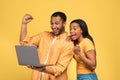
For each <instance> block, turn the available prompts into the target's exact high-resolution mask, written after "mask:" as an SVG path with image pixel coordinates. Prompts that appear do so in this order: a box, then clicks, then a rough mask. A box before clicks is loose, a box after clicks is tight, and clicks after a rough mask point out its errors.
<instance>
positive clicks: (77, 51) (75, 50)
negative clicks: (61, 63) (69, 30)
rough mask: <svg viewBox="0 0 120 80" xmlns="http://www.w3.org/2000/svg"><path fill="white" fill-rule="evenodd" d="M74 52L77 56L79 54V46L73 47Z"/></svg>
mask: <svg viewBox="0 0 120 80" xmlns="http://www.w3.org/2000/svg"><path fill="white" fill-rule="evenodd" d="M74 52H75V53H76V54H79V53H80V47H79V45H76V46H75V47H74Z"/></svg>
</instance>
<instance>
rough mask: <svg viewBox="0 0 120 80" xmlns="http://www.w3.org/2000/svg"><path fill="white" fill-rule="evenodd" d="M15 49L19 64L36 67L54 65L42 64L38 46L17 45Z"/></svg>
mask: <svg viewBox="0 0 120 80" xmlns="http://www.w3.org/2000/svg"><path fill="white" fill-rule="evenodd" d="M15 50H16V54H17V59H18V63H19V65H23V66H27V65H30V66H35V67H42V66H52V64H40V60H39V57H38V52H37V47H36V46H21V45H15Z"/></svg>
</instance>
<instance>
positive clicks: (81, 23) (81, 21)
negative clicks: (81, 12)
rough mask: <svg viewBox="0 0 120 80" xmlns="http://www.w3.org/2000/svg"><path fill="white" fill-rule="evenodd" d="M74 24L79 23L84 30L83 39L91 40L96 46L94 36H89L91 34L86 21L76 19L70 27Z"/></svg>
mask: <svg viewBox="0 0 120 80" xmlns="http://www.w3.org/2000/svg"><path fill="white" fill-rule="evenodd" d="M72 23H77V24H78V25H79V27H80V28H81V29H82V31H83V32H82V35H83V37H84V38H88V39H90V40H91V41H92V42H93V44H94V41H93V38H92V36H91V35H90V34H89V32H88V27H87V24H86V22H85V21H83V20H82V19H75V20H73V21H71V23H70V25H71V24H72ZM74 43H75V44H76V43H77V42H76V41H74Z"/></svg>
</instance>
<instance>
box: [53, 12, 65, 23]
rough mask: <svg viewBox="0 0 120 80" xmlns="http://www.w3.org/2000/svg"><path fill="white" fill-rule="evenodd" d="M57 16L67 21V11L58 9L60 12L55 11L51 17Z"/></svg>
mask: <svg viewBox="0 0 120 80" xmlns="http://www.w3.org/2000/svg"><path fill="white" fill-rule="evenodd" d="M57 16H59V17H60V18H61V19H62V20H63V21H64V22H66V20H67V17H66V15H65V13H63V12H60V11H58V12H54V13H53V14H52V15H51V17H57Z"/></svg>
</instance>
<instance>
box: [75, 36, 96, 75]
mask: <svg viewBox="0 0 120 80" xmlns="http://www.w3.org/2000/svg"><path fill="white" fill-rule="evenodd" d="M79 46H80V51H81V54H83V55H84V56H86V53H87V52H88V51H89V50H95V46H94V44H93V43H92V41H91V40H89V39H88V38H84V39H83V40H82V42H81V43H80V44H79ZM74 58H75V60H76V61H77V74H89V73H95V72H94V71H91V70H89V69H88V68H87V67H86V66H85V64H84V63H83V62H82V61H81V60H80V58H79V57H78V56H77V55H76V54H75V55H74Z"/></svg>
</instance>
